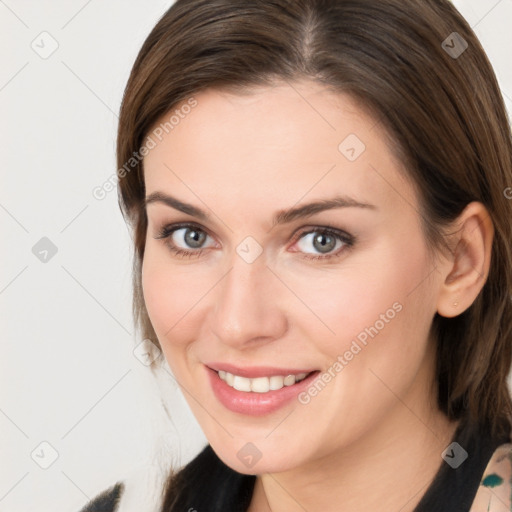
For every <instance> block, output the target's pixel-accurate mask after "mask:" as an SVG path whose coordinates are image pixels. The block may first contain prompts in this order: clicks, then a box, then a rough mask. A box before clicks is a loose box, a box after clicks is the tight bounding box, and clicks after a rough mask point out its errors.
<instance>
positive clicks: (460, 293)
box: [437, 202, 494, 318]
mask: <svg viewBox="0 0 512 512" xmlns="http://www.w3.org/2000/svg"><path fill="white" fill-rule="evenodd" d="M454 227H455V229H454V233H453V234H452V235H450V236H451V237H453V243H454V245H455V250H454V251H453V252H452V253H451V254H450V255H449V256H448V257H447V258H446V260H445V261H444V263H443V264H442V265H441V266H440V267H439V269H440V270H441V272H442V275H443V281H442V283H441V288H440V290H439V296H438V302H437V312H438V313H439V314H440V315H441V316H444V317H447V318H452V317H455V316H457V315H460V314H461V313H463V312H464V311H465V310H466V309H468V308H469V307H470V306H471V304H473V302H474V301H475V299H476V298H477V296H478V294H479V293H480V291H481V289H482V288H483V286H484V284H485V282H486V280H487V276H488V274H489V267H490V260H491V250H492V242H493V238H494V227H493V223H492V219H491V217H490V215H489V212H488V211H487V209H486V208H485V206H484V205H483V204H482V203H479V202H472V203H470V204H468V205H467V206H466V208H465V209H464V211H463V212H462V213H461V215H460V216H459V217H458V219H457V220H456V221H455V222H454Z"/></svg>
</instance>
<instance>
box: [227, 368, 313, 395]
mask: <svg viewBox="0 0 512 512" xmlns="http://www.w3.org/2000/svg"><path fill="white" fill-rule="evenodd" d="M312 373H314V372H309V373H298V374H290V375H286V376H285V375H272V376H271V377H255V378H248V377H241V376H240V375H234V374H233V373H230V372H227V371H224V370H219V371H218V372H217V374H218V375H219V377H220V379H221V380H223V381H224V382H225V383H226V384H227V385H228V386H230V387H232V388H234V389H236V390H237V391H245V392H247V393H249V392H254V393H268V392H269V391H278V390H279V389H282V388H284V387H288V386H293V385H294V384H296V383H297V382H301V381H303V380H304V379H305V378H306V377H308V376H309V375H311V374H312Z"/></svg>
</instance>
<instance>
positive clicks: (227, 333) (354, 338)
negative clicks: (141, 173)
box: [142, 82, 440, 474]
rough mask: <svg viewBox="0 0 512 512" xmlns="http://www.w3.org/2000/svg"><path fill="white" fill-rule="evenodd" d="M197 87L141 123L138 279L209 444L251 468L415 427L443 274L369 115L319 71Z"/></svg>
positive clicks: (296, 461)
mask: <svg viewBox="0 0 512 512" xmlns="http://www.w3.org/2000/svg"><path fill="white" fill-rule="evenodd" d="M195 100H196V102H197V103H195V102H190V103H189V105H193V106H192V107H190V108H188V107H187V108H182V109H181V110H180V109H179V107H178V108H177V110H178V111H179V112H178V113H177V114H175V115H176V118H175V119H174V122H172V124H168V125H167V127H166V128H165V129H162V127H160V129H158V127H157V126H155V128H157V130H156V131H153V134H152V135H151V133H150V135H151V136H152V139H153V142H156V146H155V147H154V148H153V149H151V150H150V152H149V154H148V155H147V156H146V157H145V161H144V167H145V182H146V198H147V199H148V203H147V215H148V230H147V239H146V248H145V255H144V261H143V268H142V282H143V291H144V299H145V302H146V306H147V310H148V313H149V316H150V319H151V322H152V324H153V326H154V329H155V332H156V334H157V336H158V340H159V342H160V344H161V346H162V349H163V352H164V355H165V357H166V359H167V361H168V363H169V366H170V368H171V369H172V371H173V373H174V375H175V377H176V379H177V381H178V383H179V384H180V386H181V388H182V390H183V392H184V396H185V398H186V399H187V401H188V403H189V405H190V408H191V409H192V411H193V413H194V415H195V417H196V418H197V420H198V422H199V424H200V426H201V428H202V430H203V431H204V433H205V435H206V437H207V438H208V440H209V442H210V444H211V445H212V447H213V449H214V450H215V451H216V452H217V454H218V455H219V456H220V458H221V459H222V460H224V462H225V463H226V464H228V465H229V466H231V467H232V468H234V469H236V470H237V471H239V472H241V473H259V474H260V473H265V472H275V471H284V470H288V469H291V468H296V467H300V466H302V465H305V464H308V463H318V462H319V461H320V460H321V459H323V460H322V463H325V462H326V460H327V458H329V457H331V456H335V455H337V454H341V453H342V452H343V453H344V455H345V456H349V455H350V453H354V454H356V453H358V452H357V450H355V448H356V447H357V446H358V443H363V441H364V443H365V446H367V447H372V446H378V445H379V443H382V442H389V440H390V439H391V438H393V437H394V436H399V435H401V429H403V428H404V426H407V428H409V427H411V426H412V427H413V428H425V429H426V427H425V426H424V425H422V421H423V419H425V422H426V421H427V417H428V416H429V414H431V413H432V411H433V410H434V409H435V407H434V406H432V405H431V401H430V399H431V398H432V396H433V394H432V393H433V388H432V382H433V369H434V356H433V350H432V344H431V343H429V339H428V333H429V328H430V325H431V323H432V319H433V316H434V314H435V312H436V301H437V290H438V288H439V286H440V278H439V273H438V272H436V271H435V267H434V265H433V263H432V262H431V260H430V259H429V256H428V252H427V247H426V243H425V240H424V237H423V234H422V231H421V224H420V216H419V213H418V211H419V206H418V198H417V197H416V195H415V194H414V190H413V187H412V186H411V184H410V183H409V182H408V181H407V180H406V179H404V177H403V173H401V172H400V169H399V163H398V162H397V161H396V160H395V159H394V158H393V156H392V153H391V151H390V149H389V148H388V146H387V139H386V138H385V135H384V132H383V131H382V128H381V126H380V125H379V123H378V122H377V121H376V120H375V119H372V118H371V117H369V116H367V115H366V114H364V112H363V111H362V110H361V109H360V108H359V107H358V106H357V104H356V103H355V102H353V101H351V99H350V98H348V97H347V96H344V95H337V94H334V93H331V92H328V91H327V90H326V89H324V88H323V87H322V86H321V85H319V84H316V83H314V82H301V83H295V84H293V87H292V86H290V85H287V84H285V85H279V86H276V87H273V88H271V87H268V88H257V89H254V91H253V93H251V94H250V95H244V96H239V95H232V94H227V93H221V92H219V91H216V90H208V91H205V92H202V93H200V94H197V95H196V96H195ZM175 110H176V109H175ZM173 112H174V111H173ZM171 114H173V113H172V112H171V113H169V114H168V115H166V116H164V118H162V122H165V121H168V119H169V118H170V116H171ZM176 120H177V121H176ZM166 131H167V132H168V133H165V132H166ZM162 133H163V135H162ZM155 134H157V135H155ZM159 139H161V140H159ZM151 145H153V144H151ZM166 196H168V197H169V198H168V199H167V200H164V199H165V197H166ZM308 205H311V206H309V207H308ZM219 369H220V370H223V371H224V372H225V371H228V374H224V373H223V372H221V375H222V377H223V378H224V379H227V380H228V382H225V381H224V380H223V379H221V377H220V376H219V374H218V373H217V372H215V371H214V370H219ZM310 372H316V373H313V374H311V375H309V376H308V377H306V379H305V380H303V381H302V382H297V383H295V384H293V382H295V380H297V379H294V378H293V377H288V378H287V379H283V378H282V377H287V375H288V374H295V375H296V374H300V373H302V374H304V373H306V374H309V373H310ZM229 374H232V375H237V377H232V376H230V375H229ZM251 376H252V377H254V378H255V379H256V378H257V380H248V379H247V377H251ZM271 376H272V377H273V378H272V379H270V378H269V377H271ZM279 376H281V378H280V377H279ZM298 377H299V378H302V377H304V375H299V376H298ZM230 384H231V385H230ZM287 384H292V385H287ZM233 385H234V386H235V387H236V388H239V389H235V388H234V387H232V386H233ZM270 386H271V387H273V388H276V389H272V390H271V391H269V392H265V391H266V390H267V389H268V388H269V387H270ZM280 387H281V389H277V388H280ZM249 389H254V391H248V390H249ZM418 418H419V419H420V421H419V420H418ZM352 450H353V451H352ZM354 457H355V455H354ZM332 460H333V461H334V460H336V459H335V458H334V459H332Z"/></svg>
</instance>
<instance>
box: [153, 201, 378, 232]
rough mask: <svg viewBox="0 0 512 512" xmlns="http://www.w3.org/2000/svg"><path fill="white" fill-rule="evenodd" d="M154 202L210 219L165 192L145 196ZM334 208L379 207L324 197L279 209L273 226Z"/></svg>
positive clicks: (374, 208)
mask: <svg viewBox="0 0 512 512" xmlns="http://www.w3.org/2000/svg"><path fill="white" fill-rule="evenodd" d="M152 203H163V204H165V205H167V206H170V207H171V208H174V209H175V210H179V211H180V212H183V213H186V214H187V215H191V216H193V217H197V218H198V219H201V220H204V221H206V220H209V219H210V216H209V215H208V214H207V213H206V212H205V211H203V210H201V209H200V208H197V207H196V206H193V205H191V204H188V203H184V202H183V201H180V200H178V199H176V198H175V197H172V196H170V195H167V194H164V193H163V192H153V193H152V194H150V195H149V196H147V197H146V198H145V200H144V206H145V207H146V206H147V205H148V204H152ZM334 208H366V209H371V210H377V207H376V206H375V205H373V204H369V203H362V202H360V201H357V200H356V199H353V198H351V197H348V196H336V197H333V198H331V199H324V200H321V201H315V202H312V203H308V204H305V205H302V206H296V207H292V208H288V209H286V210H279V211H278V212H277V213H276V214H275V215H274V218H273V220H272V227H275V226H277V225H278V224H286V223H289V222H292V221H294V220H296V219H300V218H303V217H309V216H311V215H314V214H315V213H319V212H323V211H326V210H332V209H334Z"/></svg>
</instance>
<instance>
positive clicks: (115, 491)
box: [80, 482, 124, 512]
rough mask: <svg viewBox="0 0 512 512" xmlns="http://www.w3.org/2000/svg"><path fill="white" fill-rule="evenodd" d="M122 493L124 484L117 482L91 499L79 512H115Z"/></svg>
mask: <svg viewBox="0 0 512 512" xmlns="http://www.w3.org/2000/svg"><path fill="white" fill-rule="evenodd" d="M123 491H124V484H123V483H122V482H118V483H116V484H115V485H113V486H112V487H110V488H108V489H106V490H105V491H103V492H102V493H101V494H98V496H96V497H95V498H93V499H92V500H91V501H90V502H89V503H88V504H87V505H86V506H85V507H84V508H83V509H82V510H81V511H80V512H115V511H116V510H117V507H118V504H119V499H120V498H121V495H122V493H123Z"/></svg>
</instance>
